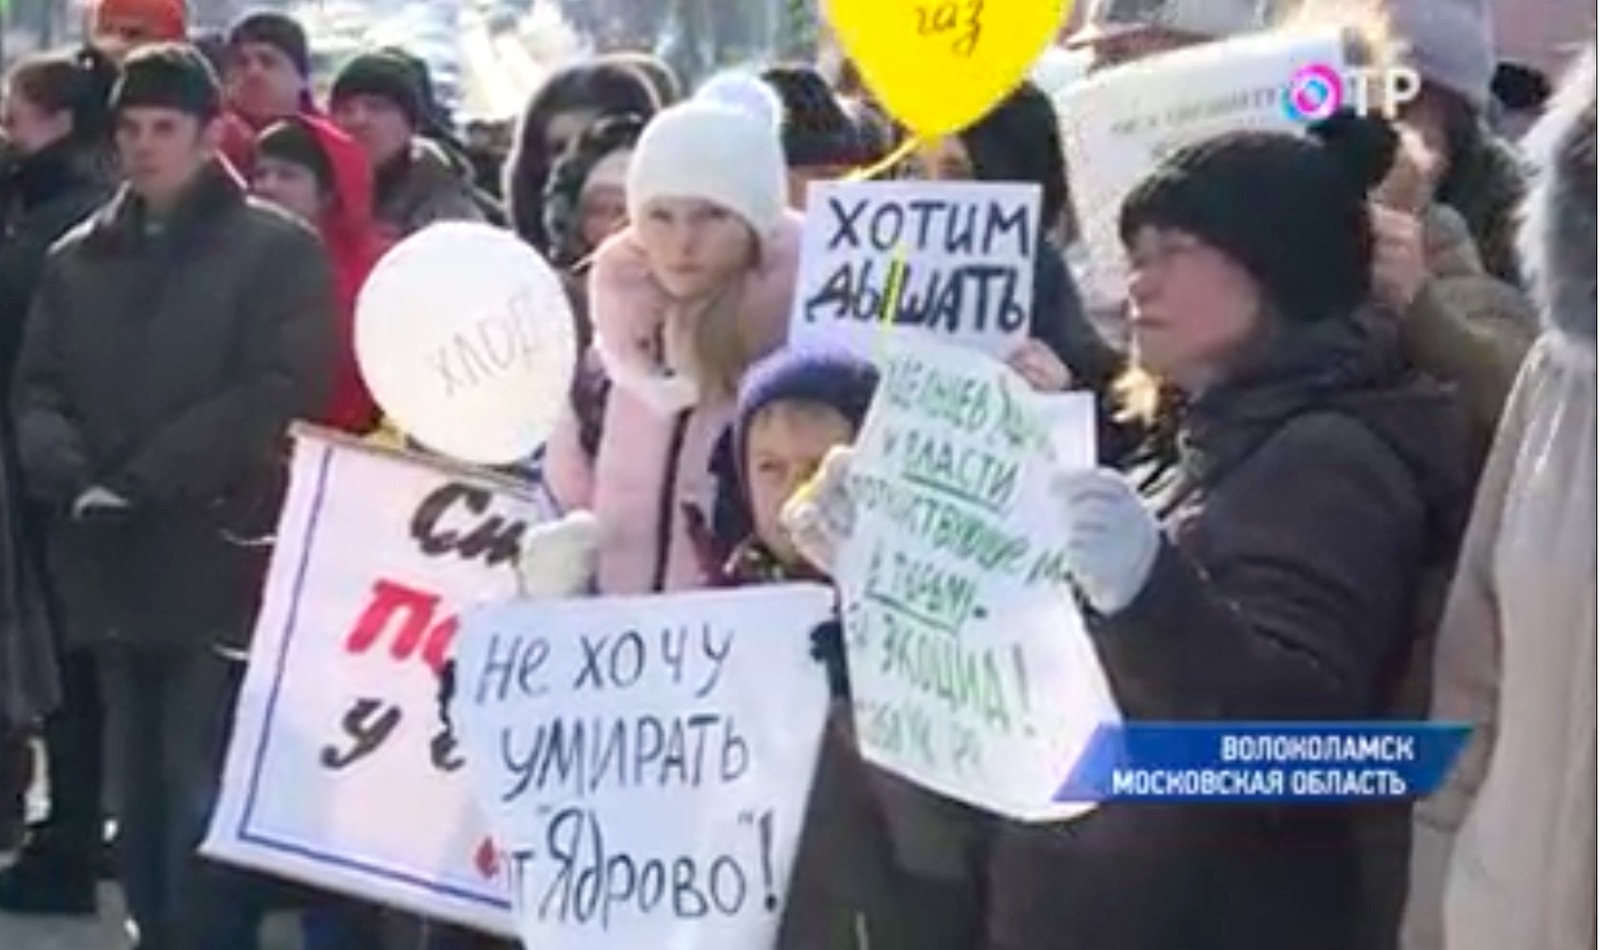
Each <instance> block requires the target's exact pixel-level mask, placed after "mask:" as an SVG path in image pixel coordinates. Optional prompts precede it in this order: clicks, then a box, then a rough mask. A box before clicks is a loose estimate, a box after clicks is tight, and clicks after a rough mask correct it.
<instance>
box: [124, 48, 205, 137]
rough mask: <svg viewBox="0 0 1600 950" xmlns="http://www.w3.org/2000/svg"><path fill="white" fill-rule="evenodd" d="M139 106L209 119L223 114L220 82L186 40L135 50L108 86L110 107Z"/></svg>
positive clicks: (202, 120) (203, 58)
mask: <svg viewBox="0 0 1600 950" xmlns="http://www.w3.org/2000/svg"><path fill="white" fill-rule="evenodd" d="M139 106H156V107H160V108H166V109H176V110H178V111H179V112H184V113H187V114H189V115H192V116H194V117H195V118H196V119H199V120H200V121H201V122H209V121H211V120H212V119H215V118H216V117H217V116H219V115H221V114H222V86H221V84H220V83H219V82H218V81H217V74H216V72H215V71H214V70H213V69H212V68H211V64H210V63H208V62H206V58H205V57H204V56H202V55H201V54H200V51H199V50H197V49H195V48H194V47H192V46H189V45H188V44H186V43H157V44H154V45H152V46H144V47H140V48H139V49H136V50H134V51H133V52H132V53H130V54H129V55H128V58H127V59H126V60H125V61H124V62H123V64H122V78H121V79H119V80H117V84H116V86H115V87H114V88H113V89H112V90H111V108H112V111H115V112H120V111H121V110H123V109H128V108H135V107H139Z"/></svg>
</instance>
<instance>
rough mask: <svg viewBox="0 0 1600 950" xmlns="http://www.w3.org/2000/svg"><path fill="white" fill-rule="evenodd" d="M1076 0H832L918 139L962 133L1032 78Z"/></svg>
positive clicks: (852, 45) (869, 71)
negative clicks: (1044, 50) (1036, 64)
mask: <svg viewBox="0 0 1600 950" xmlns="http://www.w3.org/2000/svg"><path fill="white" fill-rule="evenodd" d="M1070 10H1071V0H828V3H827V16H828V22H829V23H830V24H831V25H832V26H833V29H834V32H835V34H836V35H837V36H838V38H839V42H840V44H841V45H842V46H843V47H844V50H845V52H846V53H848V54H849V55H850V58H851V59H852V60H854V62H855V64H856V66H857V67H858V68H859V69H860V71H861V75H862V78H863V79H865V80H866V83H867V86H868V87H870V88H871V89H872V92H873V93H874V94H875V95H876V96H877V97H878V101H879V102H880V103H882V105H883V106H884V108H886V109H888V110H889V112H890V113H891V114H892V115H893V116H894V117H895V118H896V119H898V120H899V121H900V122H901V123H902V124H904V125H905V126H906V127H907V128H909V129H910V130H911V131H912V133H913V134H915V135H916V136H917V137H919V138H923V139H929V138H935V137H937V136H941V135H950V134H952V133H955V132H959V131H961V130H962V129H964V128H966V127H967V126H969V125H971V124H972V123H974V122H976V121H977V120H978V119H980V118H982V117H983V116H984V115H985V114H986V113H987V112H988V111H989V110H990V109H991V108H992V107H993V106H994V105H995V103H997V102H999V101H1000V100H1002V99H1003V98H1005V97H1006V96H1007V95H1009V94H1010V93H1011V91H1012V90H1013V89H1015V88H1016V87H1017V85H1018V84H1019V83H1020V82H1021V81H1022V80H1023V79H1024V78H1026V77H1027V75H1028V71H1029V70H1030V69H1031V68H1032V67H1033V64H1034V62H1035V61H1036V60H1037V59H1038V57H1039V53H1040V51H1042V50H1043V49H1044V48H1045V47H1046V46H1047V45H1048V44H1049V43H1050V41H1051V40H1052V39H1053V38H1054V37H1055V35H1056V32H1057V31H1058V30H1060V29H1061V26H1062V24H1063V22H1064V21H1065V20H1066V17H1067V13H1068V12H1069V11H1070Z"/></svg>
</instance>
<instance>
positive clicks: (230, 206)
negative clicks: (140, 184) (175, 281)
mask: <svg viewBox="0 0 1600 950" xmlns="http://www.w3.org/2000/svg"><path fill="white" fill-rule="evenodd" d="M246 200H247V199H246V195H245V189H244V184H243V183H242V182H241V181H240V180H239V176H238V174H237V173H236V172H234V170H233V169H232V167H230V166H229V165H228V164H227V163H226V162H225V161H223V160H221V159H212V160H211V161H210V162H209V163H207V164H206V166H205V167H204V168H202V169H201V170H200V173H199V174H198V175H197V176H196V178H195V180H194V182H192V183H191V184H190V186H189V189H188V191H187V192H186V193H185V194H184V195H183V196H182V197H181V198H180V199H179V200H178V204H177V206H176V207H175V208H174V209H173V211H172V214H171V215H169V216H168V218H167V222H166V230H165V234H166V236H167V239H168V240H170V241H171V242H172V243H173V245H174V246H180V247H181V246H185V245H188V244H190V243H191V242H193V241H195V240H196V238H197V237H198V235H199V234H200V233H201V231H202V230H203V228H204V226H205V225H206V224H207V223H209V222H210V221H212V220H215V219H216V218H218V217H220V216H221V215H223V214H225V213H227V212H229V211H233V210H234V209H237V208H240V207H242V206H243V205H244V204H245V202H246ZM145 222H146V211H145V205H144V201H143V200H142V199H140V198H139V196H138V195H136V194H134V192H133V189H132V188H130V187H129V186H127V185H123V186H122V187H121V188H119V189H118V190H117V193H116V194H115V195H114V196H113V197H112V198H111V200H110V201H109V202H107V203H106V204H105V206H104V207H102V208H101V209H100V210H99V211H97V212H96V213H95V215H94V218H93V219H92V223H91V225H90V232H89V236H88V238H87V239H86V245H87V246H88V247H90V248H92V249H94V250H98V251H112V250H119V249H125V248H131V247H138V246H140V245H141V244H142V243H143V242H144V241H145V239H146V233H145Z"/></svg>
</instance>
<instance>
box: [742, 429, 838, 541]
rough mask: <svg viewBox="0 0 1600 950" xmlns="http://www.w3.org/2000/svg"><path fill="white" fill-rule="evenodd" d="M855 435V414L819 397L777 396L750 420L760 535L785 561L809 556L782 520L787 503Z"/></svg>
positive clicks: (749, 459) (748, 441)
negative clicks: (808, 399) (841, 411)
mask: <svg viewBox="0 0 1600 950" xmlns="http://www.w3.org/2000/svg"><path fill="white" fill-rule="evenodd" d="M854 439H855V427H854V426H852V425H851V424H850V420H848V419H846V418H845V417H844V416H843V415H841V414H839V413H838V412H837V411H835V410H834V409H831V408H829V407H827V406H822V405H818V404H816V403H809V402H775V403H773V404H772V405H770V406H767V407H766V408H765V409H762V410H761V411H760V412H759V413H757V414H756V417H755V418H754V419H752V420H751V421H750V429H749V431H748V432H747V433H746V434H745V459H744V461H745V474H746V479H747V481H748V482H749V491H750V507H751V509H752V513H753V514H754V516H755V523H756V536H757V537H758V538H760V539H761V543H762V544H763V545H765V546H766V548H767V550H768V551H770V552H771V553H772V555H773V556H774V557H776V558H778V560H780V561H782V562H783V563H784V564H787V565H791V566H793V565H798V564H801V563H803V561H804V559H803V558H802V557H801V556H800V552H799V551H797V550H795V547H794V544H793V543H792V542H791V541H790V540H789V533H788V532H787V531H785V530H783V525H782V524H780V523H779V520H778V516H779V514H781V513H782V511H783V506H784V504H785V503H786V502H788V500H789V498H790V496H792V495H793V494H794V493H795V492H796V491H798V490H799V488H800V486H801V485H804V484H805V482H806V480H807V479H809V478H810V477H811V475H812V473H814V472H815V471H816V470H817V466H818V465H820V464H822V457H823V456H824V455H827V454H828V450H829V449H831V448H833V447H834V446H836V445H848V444H849V443H850V442H852V441H854Z"/></svg>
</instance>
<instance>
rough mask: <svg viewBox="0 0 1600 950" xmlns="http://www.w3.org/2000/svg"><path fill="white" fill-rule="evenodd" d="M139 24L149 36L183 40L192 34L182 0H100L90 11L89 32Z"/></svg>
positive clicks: (161, 39)
mask: <svg viewBox="0 0 1600 950" xmlns="http://www.w3.org/2000/svg"><path fill="white" fill-rule="evenodd" d="M127 24H138V25H139V26H140V27H142V28H143V30H144V32H145V34H146V36H147V38H149V39H152V40H160V41H165V42H173V43H176V42H180V41H182V40H183V39H184V38H185V37H186V36H187V35H188V33H189V12H188V9H187V8H186V7H185V6H184V2H183V0H98V2H96V3H95V4H94V6H93V7H92V8H91V10H90V14H89V32H90V34H91V35H92V34H95V33H103V32H109V31H110V30H112V29H115V28H116V27H120V26H124V25H127Z"/></svg>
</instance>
